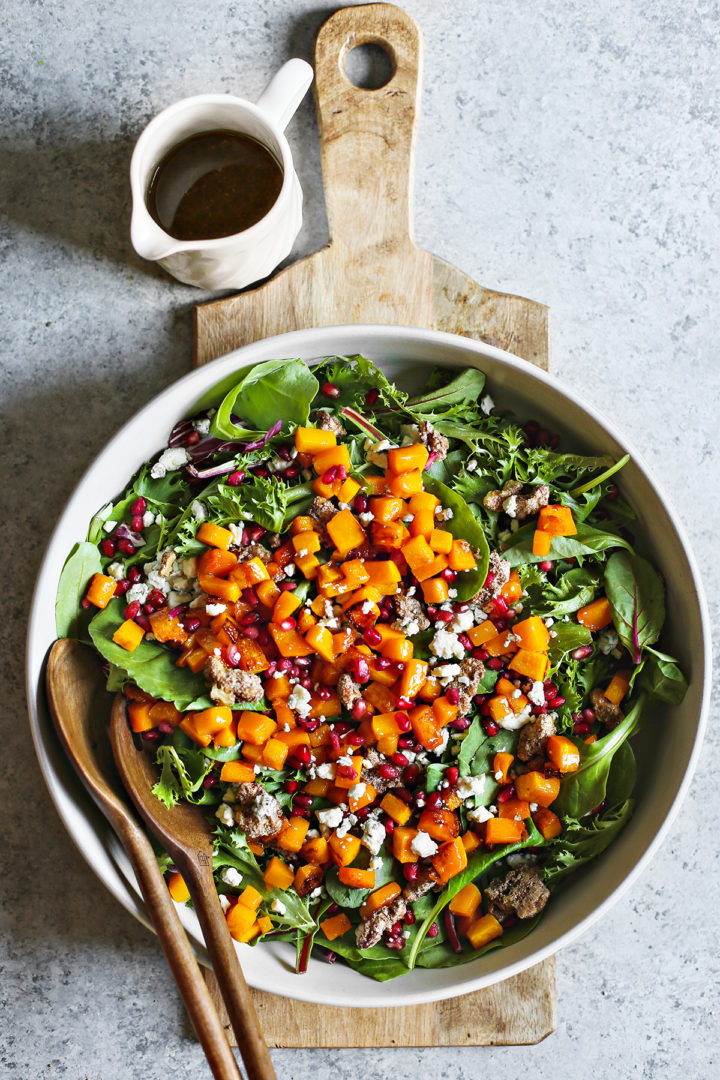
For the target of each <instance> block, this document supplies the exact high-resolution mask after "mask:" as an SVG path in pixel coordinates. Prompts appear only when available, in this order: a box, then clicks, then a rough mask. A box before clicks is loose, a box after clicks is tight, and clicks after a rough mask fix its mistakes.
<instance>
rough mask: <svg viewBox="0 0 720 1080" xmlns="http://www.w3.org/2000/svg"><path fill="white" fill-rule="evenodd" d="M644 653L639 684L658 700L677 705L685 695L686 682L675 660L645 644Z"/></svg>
mask: <svg viewBox="0 0 720 1080" xmlns="http://www.w3.org/2000/svg"><path fill="white" fill-rule="evenodd" d="M645 654H646V655H645V663H644V666H643V671H642V675H641V677H640V685H641V686H642V687H643V689H645V690H646V691H647V692H648V694H650V695H651V696H652V697H654V698H657V699H658V700H659V701H667V702H668V703H669V704H670V705H679V704H680V702H681V701H682V700H683V698H684V697H685V694H686V692H687V688H688V684H687V679H686V678H685V676H684V675H683V673H682V671H681V669H680V667H679V666H678V663H677V661H676V660H673V658H672V656H668V655H667V654H666V653H662V652H658V651H657V649H653V648H651V647H650V646H649V645H646V646H645Z"/></svg>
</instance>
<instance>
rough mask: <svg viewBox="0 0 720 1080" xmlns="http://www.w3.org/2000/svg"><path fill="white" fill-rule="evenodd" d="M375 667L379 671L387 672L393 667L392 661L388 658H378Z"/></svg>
mask: <svg viewBox="0 0 720 1080" xmlns="http://www.w3.org/2000/svg"><path fill="white" fill-rule="evenodd" d="M375 667H376V668H377V669H378V671H387V670H388V669H389V668H391V667H392V660H388V658H387V656H378V657H377V659H376V660H375Z"/></svg>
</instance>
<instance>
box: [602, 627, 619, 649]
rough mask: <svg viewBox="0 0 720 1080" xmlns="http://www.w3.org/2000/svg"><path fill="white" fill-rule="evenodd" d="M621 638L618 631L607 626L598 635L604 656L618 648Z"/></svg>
mask: <svg viewBox="0 0 720 1080" xmlns="http://www.w3.org/2000/svg"><path fill="white" fill-rule="evenodd" d="M619 640H620V639H619V638H618V636H617V634H616V632H615V631H614V630H613V629H612V628H606V629H605V630H603V631H602V632H601V633H600V635H599V636H598V639H597V646H598V649H599V650H600V652H601V653H603V655H604V656H608V655H609V654H610V653H611V652H612V651H613V649H616V648H617V646H618V641H619Z"/></svg>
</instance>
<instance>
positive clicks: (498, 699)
mask: <svg viewBox="0 0 720 1080" xmlns="http://www.w3.org/2000/svg"><path fill="white" fill-rule="evenodd" d="M488 705H489V709H490V716H491V717H492V719H493V720H494V721H495V723H500V722H501V721H503V720H504V719H505V718H506V717H507V716H511V715H512V709H511V708H510V702H509V701H508V699H507V698H506V697H503V696H502V695H496V696H495V697H492V698H490V701H489V703H488Z"/></svg>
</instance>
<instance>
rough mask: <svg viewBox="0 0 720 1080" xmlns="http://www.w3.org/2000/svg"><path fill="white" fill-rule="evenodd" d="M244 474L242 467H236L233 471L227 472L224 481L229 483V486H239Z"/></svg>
mask: <svg viewBox="0 0 720 1080" xmlns="http://www.w3.org/2000/svg"><path fill="white" fill-rule="evenodd" d="M246 475H247V474H246V472H245V470H244V469H236V470H235V472H231V473H230V474H229V476H228V478H227V480H226V481H225V483H226V484H229V485H230V487H240V485H241V484H242V482H243V480H244V479H245V476H246Z"/></svg>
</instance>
